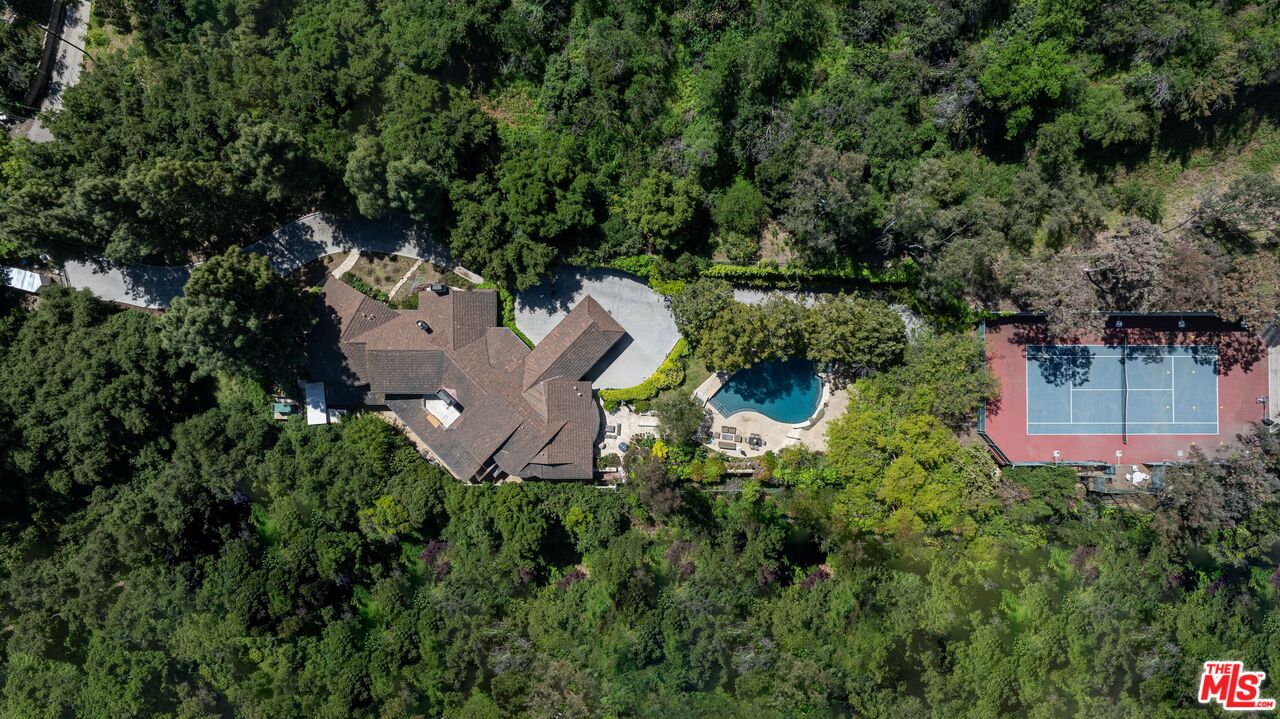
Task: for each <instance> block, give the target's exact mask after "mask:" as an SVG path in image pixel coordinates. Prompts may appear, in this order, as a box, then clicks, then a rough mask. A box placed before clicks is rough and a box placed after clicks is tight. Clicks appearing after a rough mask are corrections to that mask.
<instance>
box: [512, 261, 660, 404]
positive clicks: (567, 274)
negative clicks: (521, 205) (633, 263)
mask: <svg viewBox="0 0 1280 719" xmlns="http://www.w3.org/2000/svg"><path fill="white" fill-rule="evenodd" d="M588 294H590V295H591V296H592V297H593V298H595V300H596V302H599V303H600V305H601V306H602V307H604V308H605V309H606V310H608V311H609V314H611V315H613V318H614V319H615V320H617V321H618V324H620V325H622V328H623V329H625V330H626V331H627V334H628V335H629V338H628V339H629V340H630V342H629V343H627V340H623V342H622V343H619V345H618V346H617V347H615V348H614V351H613V352H612V353H611V354H612V356H613V359H612V361H609V358H608V357H606V358H605V360H604V361H602V362H601V363H600V366H603V367H605V369H604V371H603V372H600V373H599V375H598V376H597V377H594V378H592V383H591V384H592V386H594V387H595V388H596V389H602V388H611V387H612V388H620V387H632V386H634V385H637V384H640V383H641V382H643V381H645V380H646V379H648V378H649V376H650V375H652V374H653V373H654V371H655V370H657V369H658V366H659V365H661V364H662V361H663V360H664V359H666V357H667V354H668V353H670V352H671V350H672V348H674V347H675V346H676V341H677V340H679V339H680V333H679V332H678V331H677V330H676V322H675V319H674V318H673V317H672V316H671V310H670V309H668V308H667V304H666V301H665V299H664V298H663V297H662V295H660V294H658V293H657V292H654V291H653V289H652V288H650V287H649V286H648V285H646V284H644V283H643V282H639V281H637V280H636V279H635V278H634V277H632V276H631V275H627V274H624V273H621V272H614V271H612V270H582V269H579V268H573V267H560V268H558V269H557V270H556V272H555V273H554V274H553V275H552V276H551V277H549V278H548V279H546V280H544V281H543V282H542V283H541V284H539V285H537V286H535V287H533V288H531V289H529V290H526V291H525V292H521V293H519V294H517V295H516V326H517V327H519V328H520V331H521V332H524V333H525V334H526V335H528V336H529V339H531V340H533V341H534V342H538V341H541V340H542V338H543V337H546V336H547V333H549V332H550V331H551V328H552V327H555V326H556V324H558V323H559V322H560V320H562V319H564V316H565V315H567V314H568V313H569V310H571V309H573V307H574V306H575V305H577V304H578V303H579V302H581V301H582V298H583V297H585V296H586V295H588ZM624 343H626V344H624Z"/></svg>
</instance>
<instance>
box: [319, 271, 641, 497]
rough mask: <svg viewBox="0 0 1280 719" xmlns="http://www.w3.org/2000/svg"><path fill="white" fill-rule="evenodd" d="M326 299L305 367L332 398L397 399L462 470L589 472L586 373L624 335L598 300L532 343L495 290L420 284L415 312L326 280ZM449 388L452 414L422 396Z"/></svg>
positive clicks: (575, 475)
mask: <svg viewBox="0 0 1280 719" xmlns="http://www.w3.org/2000/svg"><path fill="white" fill-rule="evenodd" d="M324 298H325V305H326V312H325V313H324V316H323V317H322V318H321V321H320V322H319V323H318V324H317V325H316V328H315V330H313V331H312V334H311V338H310V345H309V349H308V356H307V366H308V371H309V373H310V375H311V379H312V380H313V381H321V382H324V383H325V389H326V392H327V395H328V398H329V403H330V405H335V406H342V405H345V406H348V407H360V406H373V407H387V408H389V409H390V410H391V411H392V412H394V413H395V414H396V416H397V417H399V419H400V421H402V422H403V423H404V424H405V425H406V426H407V427H408V428H409V429H411V430H412V431H413V433H414V434H415V435H417V436H418V437H419V438H420V439H421V440H422V442H423V443H425V445H426V446H427V447H428V448H429V449H430V451H431V453H432V454H434V455H435V456H436V457H437V458H438V459H439V460H440V462H441V463H442V464H444V465H445V466H446V467H447V468H448V469H449V471H450V472H452V473H453V474H454V475H455V476H458V477H460V478H464V479H466V478H471V477H477V476H487V475H488V474H489V473H490V472H491V471H492V470H493V468H494V466H495V465H496V467H497V468H498V469H501V470H502V471H503V472H506V473H507V474H511V475H514V476H520V477H543V478H547V479H587V478H590V477H591V475H592V473H593V471H594V450H595V448H594V441H595V435H596V433H597V432H598V431H599V428H600V415H599V408H598V406H597V404H596V401H595V397H594V395H593V394H592V391H591V383H590V382H587V381H583V380H582V377H583V375H585V374H586V373H587V372H588V371H589V370H590V369H591V368H592V367H593V366H594V365H595V364H596V363H597V362H599V361H600V359H601V358H602V357H604V356H605V354H606V353H608V352H609V350H610V349H611V348H612V347H613V346H614V345H615V344H616V343H617V342H618V340H619V339H621V338H622V336H623V334H624V331H623V329H622V327H621V326H619V325H618V323H617V322H615V321H614V320H613V318H612V317H610V316H609V314H608V313H607V312H606V311H605V310H604V308H602V307H600V305H599V304H597V303H596V301H595V300H593V299H591V298H590V297H588V298H586V299H584V300H583V301H582V302H580V303H579V304H578V306H577V307H575V308H574V309H573V311H571V312H570V313H569V314H568V316H567V317H565V319H564V320H563V321H562V322H561V324H560V325H559V326H557V327H556V328H555V329H553V330H552V332H551V333H550V334H549V335H548V336H547V337H546V338H544V339H543V341H542V343H541V344H539V345H538V347H537V348H536V349H534V350H532V351H531V350H530V349H529V348H528V347H526V346H525V344H524V343H523V342H521V341H520V339H519V338H518V337H516V335H515V334H514V333H513V332H512V331H511V330H509V329H507V328H505V327H502V326H500V325H499V324H498V304H497V293H495V292H492V291H488V290H474V291H463V290H454V291H451V292H449V293H448V294H445V295H436V294H433V293H423V294H421V295H420V296H419V298H418V308H417V309H414V310H396V309H393V308H391V307H389V306H387V305H386V304H383V303H381V302H377V301H375V300H372V299H369V298H367V297H365V296H364V295H362V294H360V293H359V292H357V291H356V290H354V289H352V288H351V287H348V286H347V285H345V284H344V283H342V282H341V281H339V280H337V279H334V278H330V279H329V280H328V281H326V283H325V286H324ZM419 323H422V324H421V325H420V324H419ZM441 389H447V390H448V391H449V394H450V396H451V398H452V399H453V400H454V402H455V404H454V405H453V407H454V408H456V409H458V411H459V412H460V414H458V415H457V416H456V419H452V420H451V421H450V422H448V423H442V422H441V421H440V418H439V417H436V416H435V415H432V414H431V413H430V411H429V409H428V408H427V407H425V406H424V404H423V399H424V398H425V397H427V396H434V395H435V394H436V393H437V392H438V391H440V390H441Z"/></svg>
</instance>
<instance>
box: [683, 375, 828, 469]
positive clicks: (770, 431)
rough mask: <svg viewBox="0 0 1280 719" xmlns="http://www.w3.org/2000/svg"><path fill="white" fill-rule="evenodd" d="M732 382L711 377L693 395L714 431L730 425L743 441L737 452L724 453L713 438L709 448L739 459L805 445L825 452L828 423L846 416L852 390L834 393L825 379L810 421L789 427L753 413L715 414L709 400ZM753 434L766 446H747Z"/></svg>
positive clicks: (727, 377)
mask: <svg viewBox="0 0 1280 719" xmlns="http://www.w3.org/2000/svg"><path fill="white" fill-rule="evenodd" d="M728 379H729V373H726V372H719V373H716V374H713V375H711V376H710V377H708V378H707V379H706V381H704V382H703V383H702V384H700V385H698V388H697V389H696V390H694V391H693V396H694V398H695V399H697V400H698V401H699V402H702V403H703V405H704V406H705V407H706V408H707V409H708V410H709V411H710V412H711V430H712V432H714V433H717V434H718V433H719V431H720V427H722V426H726V425H727V426H730V427H734V428H736V429H737V434H738V435H740V436H741V437H742V438H743V439H744V441H743V442H739V443H737V448H736V449H735V450H724V449H720V448H719V447H718V446H717V442H718V440H717V439H716V438H714V437H713V438H712V439H711V440H709V441H708V442H707V446H708V447H710V448H711V449H714V450H716V451H718V452H723V453H724V454H727V455H729V456H736V457H759V456H760V455H762V454H764V453H765V452H767V451H773V452H777V451H779V450H781V449H782V448H783V447H786V446H789V445H793V444H803V445H804V446H806V447H808V448H809V449H812V450H816V451H820V452H821V451H825V450H826V448H827V424H828V423H830V422H831V420H833V419H835V418H836V417H839V416H840V415H842V414H844V411H845V408H846V407H848V405H849V391H848V390H847V389H845V388H841V389H837V390H834V391H833V390H832V386H831V382H830V380H829V378H827V377H823V378H822V397H821V398H820V399H819V400H818V409H817V410H815V411H814V413H813V415H812V416H811V417H809V419H807V420H805V421H804V422H801V423H799V424H786V423H784V422H778V421H776V420H773V419H770V418H769V417H766V416H765V415H763V414H760V413H759V412H753V411H751V410H747V411H743V412H735V413H733V414H732V415H730V416H728V417H725V416H724V415H722V414H720V413H719V412H718V411H716V408H715V406H714V405H711V404H710V403H709V402H708V400H710V399H711V397H712V396H713V395H715V393H716V392H718V391H719V390H720V388H721V387H722V386H724V383H725V382H726V381H727V380H728ZM751 434H758V435H760V437H761V439H763V440H764V446H763V447H761V448H760V449H752V448H750V447H748V446H747V443H746V441H745V439H746V437H747V436H748V435H751Z"/></svg>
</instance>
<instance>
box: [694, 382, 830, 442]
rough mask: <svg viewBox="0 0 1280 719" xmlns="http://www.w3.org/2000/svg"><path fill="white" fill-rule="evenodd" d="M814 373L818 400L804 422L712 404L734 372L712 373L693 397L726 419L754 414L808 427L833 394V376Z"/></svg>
mask: <svg viewBox="0 0 1280 719" xmlns="http://www.w3.org/2000/svg"><path fill="white" fill-rule="evenodd" d="M814 374H816V375H817V376H818V385H819V391H818V402H817V404H815V405H814V407H813V411H812V412H810V413H809V416H808V417H807V418H806V419H805V420H804V421H803V422H796V423H790V422H779V421H778V420H776V419H774V418H772V417H770V416H769V415H767V414H764V413H763V412H758V411H756V410H754V409H740V410H738V411H736V412H732V413H730V414H724V413H723V412H721V411H720V410H719V409H718V408H717V407H716V406H715V405H713V404H711V398H712V397H714V396H715V395H716V393H717V392H719V391H720V389H721V388H722V387H724V383H725V382H728V381H729V378H730V377H732V376H733V375H734V372H714V373H712V375H711V376H710V377H708V378H706V379H705V380H703V381H702V384H700V385H698V387H697V389H695V390H694V391H693V398H694V399H696V400H698V401H699V402H701V403H702V406H704V407H710V408H711V410H712V411H714V412H715V413H716V414H718V415H720V416H721V417H724V418H726V419H728V418H729V417H733V416H735V415H739V414H754V415H758V416H760V417H763V418H764V419H766V420H768V421H770V422H773V423H774V424H777V425H779V426H783V427H790V428H791V429H808V428H810V427H812V426H813V425H814V424H815V423H817V422H818V421H819V419H820V418H821V415H822V411H823V410H824V409H826V407H827V404H829V403H830V401H831V397H832V394H833V393H832V390H831V378H830V377H829V376H828V375H827V373H825V372H820V371H815V372H814Z"/></svg>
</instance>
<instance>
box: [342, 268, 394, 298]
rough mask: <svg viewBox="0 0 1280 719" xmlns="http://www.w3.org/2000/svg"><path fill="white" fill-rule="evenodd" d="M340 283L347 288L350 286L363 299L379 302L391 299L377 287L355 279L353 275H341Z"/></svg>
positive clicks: (345, 273)
mask: <svg viewBox="0 0 1280 719" xmlns="http://www.w3.org/2000/svg"><path fill="white" fill-rule="evenodd" d="M342 281H343V282H345V283H347V284H348V285H349V286H351V287H352V288H353V289H355V290H356V291H357V292H359V293H360V294H362V295H364V296H365V297H372V298H373V299H375V300H377V301H379V302H390V301H391V298H390V297H389V296H387V293H386V292H383V291H382V290H380V289H378V288H377V287H374V286H373V285H370V284H369V283H368V282H365V281H364V280H362V279H360V278H359V277H357V276H356V275H355V274H354V273H351V272H344V273H343V275H342Z"/></svg>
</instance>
